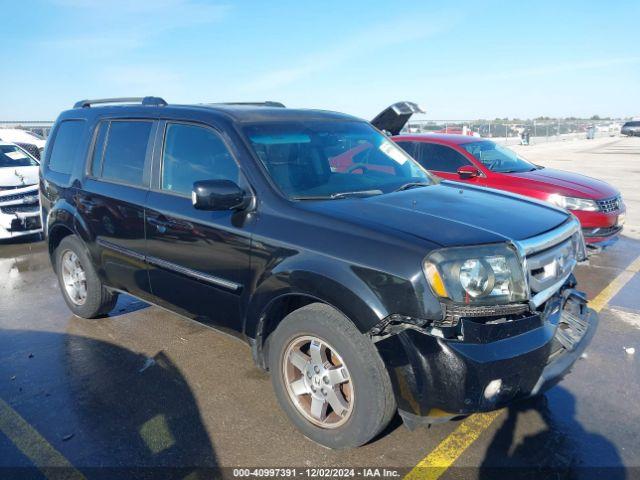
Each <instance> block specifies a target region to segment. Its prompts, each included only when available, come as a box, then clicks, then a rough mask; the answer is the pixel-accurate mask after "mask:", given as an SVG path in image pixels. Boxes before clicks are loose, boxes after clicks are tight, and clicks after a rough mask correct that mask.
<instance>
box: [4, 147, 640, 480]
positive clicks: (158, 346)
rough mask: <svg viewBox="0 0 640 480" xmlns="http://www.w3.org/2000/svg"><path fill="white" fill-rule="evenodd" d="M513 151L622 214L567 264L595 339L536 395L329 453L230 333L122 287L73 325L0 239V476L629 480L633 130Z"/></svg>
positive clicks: (37, 273) (40, 255)
mask: <svg viewBox="0 0 640 480" xmlns="http://www.w3.org/2000/svg"><path fill="white" fill-rule="evenodd" d="M525 149H526V150H525ZM519 151H524V152H525V155H526V156H527V157H528V158H529V159H530V160H532V161H534V162H536V163H539V164H542V165H545V166H549V167H554V168H562V169H566V170H572V171H577V172H580V173H584V174H586V175H590V176H595V177H598V178H602V179H604V180H607V181H610V182H611V183H613V184H614V185H616V186H617V187H619V188H620V189H621V190H622V192H623V195H624V197H625V201H626V203H627V208H628V224H629V225H628V226H627V230H626V232H625V233H626V235H625V236H624V237H623V238H622V239H621V240H620V241H619V242H618V243H616V244H615V245H613V246H612V247H610V248H609V249H608V250H606V251H605V252H604V253H602V254H599V255H597V256H593V257H591V259H590V262H589V265H581V266H580V267H579V268H578V271H577V276H578V280H579V282H580V287H581V289H583V290H584V291H586V292H587V294H588V296H589V298H590V299H591V300H592V306H593V308H595V309H596V310H599V311H600V326H599V330H598V332H597V334H596V337H595V339H594V341H593V343H592V344H591V346H590V347H589V349H588V350H587V354H586V355H585V357H584V358H582V359H581V360H580V361H579V362H578V363H577V364H576V366H575V368H574V371H573V372H572V373H571V374H570V375H569V376H568V377H567V378H566V379H565V380H564V381H563V382H562V383H561V384H560V385H558V386H556V387H554V388H553V389H552V390H550V391H549V392H548V393H547V394H546V395H545V396H544V397H543V398H540V399H536V400H530V401H526V402H523V403H520V404H517V405H514V406H512V407H510V408H508V409H503V410H501V411H499V412H498V413H496V414H485V415H475V416H472V417H468V418H467V419H463V420H459V421H455V422H450V423H445V424H440V425H433V426H432V427H431V428H429V429H426V428H419V429H417V430H415V431H409V430H408V429H406V428H405V427H404V426H403V425H402V424H401V422H400V421H399V420H398V419H396V420H394V422H392V424H391V426H390V427H389V428H388V429H387V430H386V431H385V432H383V434H382V435H380V436H379V437H378V438H377V439H375V440H374V441H373V442H371V443H370V444H368V445H366V446H364V447H361V448H358V449H354V450H348V451H331V450H327V449H324V448H322V447H320V446H318V445H316V444H314V443H312V442H310V441H309V440H307V439H305V438H304V437H303V436H302V435H301V434H300V433H299V432H298V431H297V430H296V429H295V428H294V427H293V425H292V424H291V423H290V422H289V421H288V420H287V418H286V417H285V415H284V413H283V412H282V411H281V410H280V408H279V406H278V404H277V402H276V399H275V396H274V394H273V392H272V389H271V384H270V380H269V377H268V375H267V374H265V373H263V372H261V371H260V370H258V369H257V368H256V367H255V366H254V364H253V361H252V359H251V353H250V350H249V348H248V347H247V346H245V345H244V344H243V343H242V342H240V341H238V340H237V339H235V338H232V337H229V336H226V335H225V334H222V333H219V332H216V331H214V330H212V329H210V328H207V327H205V326H202V325H199V324H197V323H195V322H192V321H190V320H187V319H184V318H182V317H180V316H178V315H175V314H172V313H169V312H167V311H164V310H162V309H160V308H158V307H154V306H149V305H147V304H144V303H142V302H140V301H137V300H135V299H132V298H129V297H124V296H121V298H120V300H119V303H118V305H117V307H116V308H115V310H114V311H113V312H112V313H111V314H110V316H109V317H108V318H104V319H100V320H84V319H80V318H76V317H74V316H73V315H71V313H70V312H69V310H68V309H67V307H66V305H65V303H64V301H63V299H62V296H61V294H60V292H59V289H58V285H57V281H56V278H55V276H54V274H53V272H52V270H51V267H50V264H49V258H48V253H47V248H46V245H45V244H44V243H43V242H32V243H28V242H23V243H18V244H2V245H0V328H1V329H2V330H1V331H0V477H2V473H1V472H2V471H3V470H2V469H8V468H13V469H15V468H21V467H38V468H39V470H37V471H36V470H29V472H30V473H29V474H30V475H33V477H32V478H57V477H56V475H60V474H62V473H63V474H64V475H65V477H64V478H131V477H132V476H136V475H141V476H142V475H147V476H148V477H161V478H162V477H164V478H174V477H175V478H206V477H207V476H208V475H210V474H211V471H210V470H206V468H207V467H216V466H222V467H265V466H269V467H288V466H290V467H297V468H299V469H304V468H313V467H350V466H353V467H379V468H381V467H388V468H395V469H399V470H398V472H399V474H401V475H405V474H410V475H411V477H412V478H421V477H422V478H438V477H440V478H444V479H449V478H451V479H452V478H469V479H474V478H483V479H484V478H499V477H501V476H504V478H514V476H515V473H514V472H524V470H511V469H506V468H505V467H510V468H515V469H537V473H536V475H535V476H534V477H530V478H544V477H547V476H548V477H549V478H557V474H556V473H554V472H552V471H551V470H550V469H560V470H561V471H563V472H564V473H567V472H568V469H571V470H572V472H571V474H570V476H571V478H640V457H639V456H638V452H640V402H639V401H638V399H639V398H640V381H639V380H640V362H639V361H638V356H639V355H640V273H638V272H639V271H640V233H639V232H640V191H638V189H637V185H638V180H640V167H638V166H637V165H639V164H640V139H634V138H622V139H620V138H605V139H597V140H593V141H590V142H587V141H573V142H571V143H566V144H565V143H559V144H548V145H547V144H543V145H538V146H530V147H519ZM632 348H635V349H636V353H635V354H632V353H631V352H632ZM55 467H59V468H55ZM60 467H61V468H60ZM155 467H173V469H172V470H167V469H158V470H154V469H153V468H155ZM415 467H417V468H415ZM131 469H135V470H131ZM203 469H205V470H203ZM412 469H413V470H412ZM4 471H5V472H26V471H27V470H24V471H23V470H4ZM228 475H229V476H232V471H228Z"/></svg>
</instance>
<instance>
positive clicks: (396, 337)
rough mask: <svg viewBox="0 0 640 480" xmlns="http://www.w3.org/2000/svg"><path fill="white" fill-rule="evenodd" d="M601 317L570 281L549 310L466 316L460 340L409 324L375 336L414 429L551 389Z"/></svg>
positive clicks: (402, 410) (548, 304)
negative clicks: (482, 318)
mask: <svg viewBox="0 0 640 480" xmlns="http://www.w3.org/2000/svg"><path fill="white" fill-rule="evenodd" d="M597 322H598V317H597V314H596V313H595V311H593V310H591V309H589V308H588V307H587V304H586V300H585V298H584V295H583V294H581V293H580V292H578V291H576V290H574V289H573V288H570V286H568V285H566V286H565V287H564V288H563V289H562V290H561V291H560V292H558V293H557V294H556V295H554V296H553V297H552V298H550V299H549V300H548V301H547V302H546V303H545V305H544V309H543V310H542V311H536V312H532V313H529V314H523V315H520V316H518V317H517V318H516V319H512V320H508V321H502V322H495V321H493V322H487V323H482V322H479V321H478V319H469V318H465V319H461V321H460V328H459V335H458V336H456V337H455V338H442V337H439V336H434V335H433V334H431V333H430V332H429V331H428V330H427V329H424V328H422V327H419V326H416V325H415V324H411V323H407V326H406V328H396V329H395V331H393V333H392V334H390V335H387V336H379V337H377V338H374V340H376V346H377V347H378V350H379V352H380V355H381V356H382V358H383V360H384V362H385V364H386V366H387V369H388V371H389V374H390V377H391V381H392V384H393V387H394V390H395V394H396V399H397V402H398V408H399V412H400V415H401V416H402V417H403V420H404V421H405V423H406V424H407V425H408V426H409V427H410V428H411V427H413V426H415V425H418V424H431V423H437V422H440V421H446V420H449V419H451V418H454V417H456V416H460V415H468V414H471V413H476V412H483V411H490V410H495V409H498V408H501V407H503V406H505V405H507V404H509V403H511V402H513V401H516V400H519V399H523V398H526V397H530V396H532V395H537V394H539V393H541V392H543V391H545V390H546V389H548V388H550V387H552V386H553V385H555V384H556V383H557V382H558V381H560V380H561V379H562V378H563V377H564V375H566V374H567V373H568V372H569V370H570V369H571V366H572V365H573V363H574V362H575V361H576V360H577V359H578V358H579V357H580V355H581V354H582V352H583V351H584V349H585V348H586V347H587V345H588V344H589V343H590V341H591V339H592V338H593V335H594V333H595V331H596V327H597Z"/></svg>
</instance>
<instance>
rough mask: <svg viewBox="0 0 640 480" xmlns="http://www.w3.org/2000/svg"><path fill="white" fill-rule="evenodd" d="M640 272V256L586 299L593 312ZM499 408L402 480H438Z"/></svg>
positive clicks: (471, 420) (459, 431) (467, 425)
mask: <svg viewBox="0 0 640 480" xmlns="http://www.w3.org/2000/svg"><path fill="white" fill-rule="evenodd" d="M638 272H640V256H638V257H637V258H636V259H635V260H634V261H633V262H632V263H631V264H630V265H629V266H628V267H627V268H625V269H624V270H623V271H622V272H621V273H620V274H618V276H617V277H616V278H614V279H613V281H612V282H611V283H610V284H609V285H607V286H606V287H605V288H604V289H603V290H602V291H601V292H600V293H599V294H598V295H596V297H595V298H594V299H593V300H591V301H590V302H589V306H590V307H591V308H593V309H594V310H595V311H596V312H599V311H600V310H602V309H603V308H604V307H605V306H606V305H607V304H608V303H609V301H610V300H611V299H612V298H613V297H614V296H615V295H616V294H617V293H618V292H619V291H620V290H622V288H624V286H625V285H626V284H627V283H628V282H629V281H630V280H631V279H632V278H633V276H634V275H635V274H636V273H638ZM500 413H502V410H498V411H495V412H489V413H479V414H476V415H472V416H470V417H468V418H467V419H465V420H464V421H463V422H462V423H461V424H460V425H459V426H458V428H456V429H455V430H454V431H453V432H452V433H451V434H449V435H448V436H447V437H446V438H445V439H444V440H442V442H440V444H439V445H438V446H437V447H436V448H435V449H434V450H433V451H432V452H431V453H429V455H427V456H426V457H424V458H423V459H422V460H421V461H420V463H418V464H417V465H416V466H415V467H413V469H412V470H411V471H410V472H409V473H408V474H407V475H406V477H405V480H419V479H420V480H437V479H438V478H440V476H442V474H443V473H445V472H446V471H447V469H449V467H451V465H453V464H454V462H455V461H456V460H457V459H458V458H459V457H460V455H462V454H463V453H464V451H465V450H466V449H467V448H469V446H470V445H471V444H472V443H473V442H475V441H476V440H477V439H478V437H480V435H481V434H482V432H484V431H485V430H486V429H487V428H488V427H489V426H490V425H491V424H492V423H493V421H494V420H495V419H496V418H497V417H498V416H499V415H500Z"/></svg>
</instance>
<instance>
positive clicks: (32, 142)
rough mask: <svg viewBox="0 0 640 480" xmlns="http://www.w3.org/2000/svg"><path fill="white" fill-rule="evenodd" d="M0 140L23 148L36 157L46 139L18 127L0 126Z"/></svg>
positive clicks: (38, 157) (42, 148) (38, 156)
mask: <svg viewBox="0 0 640 480" xmlns="http://www.w3.org/2000/svg"><path fill="white" fill-rule="evenodd" d="M0 142H10V143H15V144H16V145H18V146H20V147H22V148H24V149H25V150H26V151H27V152H29V153H30V154H31V155H32V156H33V157H35V158H36V159H38V160H39V159H40V154H41V153H42V151H43V150H44V145H45V143H46V140H45V139H44V138H42V137H41V136H40V135H38V134H37V133H33V132H30V131H29V130H23V129H20V128H0Z"/></svg>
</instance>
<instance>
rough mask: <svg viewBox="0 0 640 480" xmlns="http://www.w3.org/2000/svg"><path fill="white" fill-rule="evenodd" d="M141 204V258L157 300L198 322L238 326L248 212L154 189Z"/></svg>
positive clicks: (248, 242) (246, 267) (248, 240)
mask: <svg viewBox="0 0 640 480" xmlns="http://www.w3.org/2000/svg"><path fill="white" fill-rule="evenodd" d="M147 205H148V207H147V209H146V222H147V261H148V263H149V277H150V280H151V288H152V291H153V295H154V296H155V297H157V302H158V303H159V304H160V305H163V306H165V307H167V308H171V309H174V310H178V311H179V312H180V313H182V314H184V315H187V316H189V317H192V318H196V319H197V320H199V321H202V322H204V323H210V324H214V325H217V326H223V327H229V328H232V329H234V330H240V329H241V325H240V323H239V320H240V298H241V295H242V294H243V291H244V287H245V286H246V284H247V280H248V272H249V258H250V247H251V238H250V232H249V225H250V223H251V221H250V218H249V215H247V214H245V213H235V212H231V211H223V212H208V211H202V210H196V209H195V208H193V205H192V204H191V200H190V199H188V198H184V197H181V196H177V195H172V194H168V193H160V192H150V193H149V197H148V201H147ZM151 205H152V206H153V208H150V206H151Z"/></svg>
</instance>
